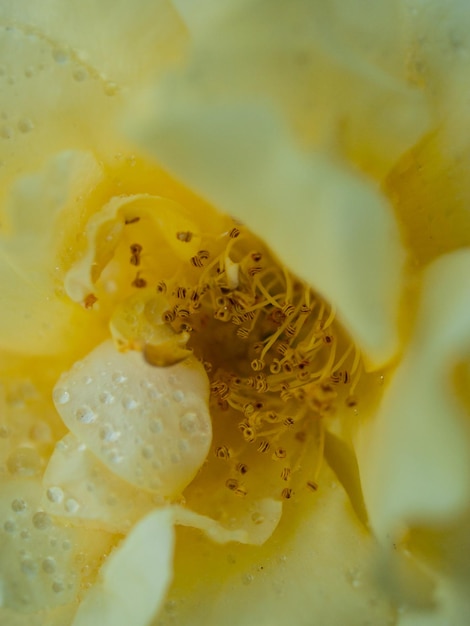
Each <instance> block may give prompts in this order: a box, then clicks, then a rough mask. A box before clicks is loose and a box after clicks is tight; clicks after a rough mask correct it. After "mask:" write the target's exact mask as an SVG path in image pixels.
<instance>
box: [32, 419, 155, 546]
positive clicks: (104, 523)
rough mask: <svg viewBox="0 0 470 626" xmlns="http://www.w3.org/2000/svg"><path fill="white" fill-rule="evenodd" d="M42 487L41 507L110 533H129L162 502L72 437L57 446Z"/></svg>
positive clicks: (56, 514)
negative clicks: (109, 467)
mask: <svg viewBox="0 0 470 626" xmlns="http://www.w3.org/2000/svg"><path fill="white" fill-rule="evenodd" d="M103 435H104V436H105V437H106V436H109V431H104V432H103ZM42 484H43V496H42V499H41V505H42V506H43V508H44V510H45V511H47V512H48V513H49V514H50V515H53V516H55V517H60V518H64V520H66V521H67V522H68V523H71V524H73V525H79V526H80V525H86V527H87V528H101V529H103V530H107V531H108V532H116V533H122V534H125V533H127V532H129V530H130V528H131V527H132V526H133V525H134V524H135V523H136V522H137V521H138V520H139V519H140V518H141V517H143V516H144V515H145V514H147V513H148V512H149V511H151V510H152V509H154V508H155V506H156V504H158V503H160V504H161V502H162V500H161V499H158V498H155V497H154V496H153V495H152V494H150V493H147V492H146V491H141V490H139V489H135V488H134V487H133V486H132V485H130V484H129V483H127V482H125V481H124V480H122V479H121V478H119V477H118V476H116V474H114V473H113V472H111V471H110V470H109V469H108V468H107V467H106V466H105V465H104V464H103V463H101V462H100V461H99V460H98V459H97V458H96V456H95V455H94V454H93V453H92V452H90V450H89V449H88V448H87V447H86V446H85V444H83V443H80V442H79V441H78V439H76V437H74V436H73V435H72V434H69V435H66V437H64V439H62V440H61V441H59V442H58V443H57V444H56V447H55V450H54V452H53V454H52V456H51V458H50V460H49V463H48V465H47V468H46V471H45V473H44V476H43V479H42Z"/></svg>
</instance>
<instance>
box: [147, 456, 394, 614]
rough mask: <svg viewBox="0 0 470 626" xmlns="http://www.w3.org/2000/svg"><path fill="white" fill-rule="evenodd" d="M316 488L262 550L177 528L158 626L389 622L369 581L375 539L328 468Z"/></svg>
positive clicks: (287, 510)
mask: <svg viewBox="0 0 470 626" xmlns="http://www.w3.org/2000/svg"><path fill="white" fill-rule="evenodd" d="M319 483H320V485H321V486H320V489H319V490H318V492H317V493H316V494H314V495H313V494H311V498H309V499H308V500H304V501H302V503H300V502H297V503H293V502H290V503H287V504H285V505H284V513H283V516H282V519H281V522H280V524H279V526H278V527H277V529H276V531H275V533H274V535H273V536H272V538H271V539H270V541H269V542H267V543H266V544H264V545H262V546H239V545H234V544H227V545H215V544H213V543H212V542H210V541H209V540H202V539H201V538H200V537H199V536H198V534H197V533H196V532H195V531H194V530H192V529H189V528H188V529H184V528H179V529H177V542H176V552H175V579H174V581H173V584H172V586H171V587H170V590H169V593H168V599H167V602H166V603H165V605H164V608H163V609H162V611H161V612H160V614H159V616H158V617H159V623H160V624H161V625H162V626H167V625H170V624H173V623H177V624H178V625H179V626H186V625H188V626H189V625H191V626H213V625H214V626H215V625H220V624H226V625H227V626H259V625H262V626H274V625H275V626H289V625H291V624H348V626H349V625H351V626H356V625H357V626H359V625H360V624H363V623H364V616H367V618H368V619H369V620H370V621H371V623H374V624H387V623H388V621H389V620H390V621H391V623H393V622H392V617H393V609H392V608H391V607H390V606H389V604H388V603H387V600H385V599H384V597H383V596H382V595H381V594H380V593H379V592H378V591H377V588H376V586H375V583H374V574H373V567H374V561H375V558H376V552H375V549H376V546H375V544H374V542H373V540H372V539H371V537H370V536H369V535H368V533H367V532H366V530H365V529H364V527H363V526H362V525H361V524H360V523H359V522H358V521H357V518H356V517H355V515H354V513H353V512H352V509H351V507H350V504H349V501H348V498H347V496H346V495H345V493H344V491H343V489H342V488H341V486H340V484H339V483H338V482H337V481H336V479H335V477H334V475H333V474H332V472H331V470H329V469H328V468H326V467H325V468H324V469H323V471H322V473H321V476H320V478H319ZM292 504H293V506H291V505H292ZM188 555H191V556H190V558H189V559H188Z"/></svg>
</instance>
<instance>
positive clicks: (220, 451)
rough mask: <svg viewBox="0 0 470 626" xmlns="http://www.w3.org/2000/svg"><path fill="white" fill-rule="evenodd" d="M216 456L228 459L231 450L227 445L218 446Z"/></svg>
mask: <svg viewBox="0 0 470 626" xmlns="http://www.w3.org/2000/svg"><path fill="white" fill-rule="evenodd" d="M215 456H216V457H217V458H218V459H223V460H227V459H229V458H230V450H229V449H228V448H227V446H218V447H217V448H216V449H215Z"/></svg>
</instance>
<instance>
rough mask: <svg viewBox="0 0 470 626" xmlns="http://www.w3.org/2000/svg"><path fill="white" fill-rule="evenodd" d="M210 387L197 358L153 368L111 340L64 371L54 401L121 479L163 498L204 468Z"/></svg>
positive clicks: (209, 432)
mask: <svg viewBox="0 0 470 626" xmlns="http://www.w3.org/2000/svg"><path fill="white" fill-rule="evenodd" d="M208 398H209V384H208V378H207V374H206V373H205V370H204V368H203V366H202V365H201V364H200V363H199V361H197V360H196V358H195V357H194V356H191V357H189V358H188V359H186V360H185V361H184V362H182V363H180V364H178V365H174V366H172V367H166V368H165V367H152V366H151V365H149V364H148V363H146V362H145V360H144V358H143V357H142V354H141V353H140V352H133V351H129V352H125V353H120V352H118V351H117V350H116V349H115V347H114V345H113V343H112V341H110V340H108V341H106V342H104V343H103V344H101V345H100V346H98V347H97V348H95V349H94V350H93V351H92V352H91V353H90V354H89V355H88V356H86V357H85V358H84V359H83V360H82V361H79V362H77V363H76V364H75V366H74V368H72V370H70V371H69V372H67V373H66V374H63V376H62V377H61V379H60V380H59V382H58V383H57V386H56V388H55V391H54V399H55V404H56V407H57V410H58V411H59V413H60V415H61V417H62V419H63V420H64V422H65V424H66V425H67V426H68V428H70V430H71V431H72V433H73V434H74V435H75V436H76V437H77V438H78V439H80V441H82V442H83V443H85V444H86V445H87V446H88V447H89V448H90V450H91V451H92V452H93V453H94V454H96V456H97V457H98V458H99V459H100V460H101V461H102V462H103V463H104V464H105V465H106V466H107V467H108V468H109V469H110V470H111V471H112V472H113V473H115V474H117V475H118V476H120V477H121V478H123V479H124V480H126V481H128V482H130V483H131V484H133V485H136V486H137V487H140V488H142V489H145V490H147V491H151V492H154V493H157V494H160V495H162V496H172V495H177V494H179V493H180V492H181V491H182V490H183V489H184V488H185V487H186V486H187V485H188V484H189V483H190V482H191V480H192V479H193V478H194V476H195V475H196V473H197V471H198V470H199V468H200V467H201V465H202V464H203V463H204V460H205V458H206V455H207V452H208V450H209V447H210V443H211V437H212V429H211V419H210V415H209V411H208V406H207V403H208Z"/></svg>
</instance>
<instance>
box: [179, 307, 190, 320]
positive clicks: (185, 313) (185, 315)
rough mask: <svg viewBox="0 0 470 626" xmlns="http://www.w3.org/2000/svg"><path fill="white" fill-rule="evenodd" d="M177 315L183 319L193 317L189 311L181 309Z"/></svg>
mask: <svg viewBox="0 0 470 626" xmlns="http://www.w3.org/2000/svg"><path fill="white" fill-rule="evenodd" d="M177 314H178V317H180V318H181V319H187V318H188V317H189V316H190V315H191V312H190V311H189V309H184V308H181V309H178V310H177Z"/></svg>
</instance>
